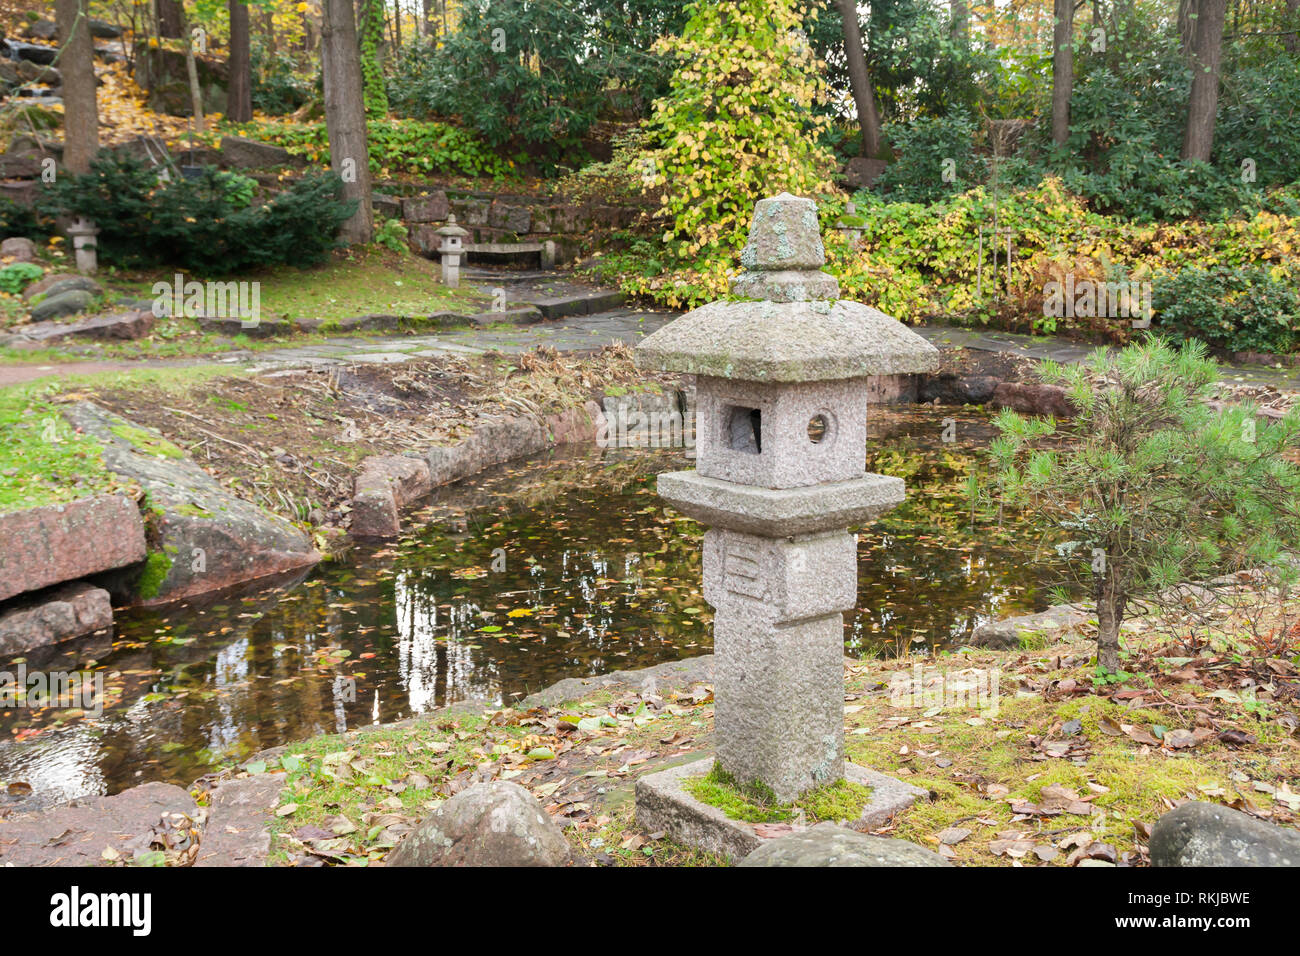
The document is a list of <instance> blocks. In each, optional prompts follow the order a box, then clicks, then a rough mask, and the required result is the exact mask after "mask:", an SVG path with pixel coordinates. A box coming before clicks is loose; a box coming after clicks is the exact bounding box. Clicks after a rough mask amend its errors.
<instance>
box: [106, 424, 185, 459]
mask: <svg viewBox="0 0 1300 956" xmlns="http://www.w3.org/2000/svg"><path fill="white" fill-rule="evenodd" d="M109 431H111V432H112V433H113V434H114V435H116V436H117V437H118V438H120V439H122V440H123V441H126V442H130V443H131V444H132V445H134V446H135V447H136V448H138V449H140V450H141V451H143V452H146V453H148V454H150V455H159V456H161V457H163V458H184V457H185V452H183V451H181V450H180V448H178V447H177V446H176V445H173V444H172V443H171V442H169V441H168V440H167V439H165V438H163V437H161V436H159V435H155V434H153V433H152V432H149V431H146V430H145V429H143V428H137V427H136V426H134V425H128V424H126V423H125V422H123V423H122V424H120V425H114V426H113V427H112V428H110V429H109Z"/></svg>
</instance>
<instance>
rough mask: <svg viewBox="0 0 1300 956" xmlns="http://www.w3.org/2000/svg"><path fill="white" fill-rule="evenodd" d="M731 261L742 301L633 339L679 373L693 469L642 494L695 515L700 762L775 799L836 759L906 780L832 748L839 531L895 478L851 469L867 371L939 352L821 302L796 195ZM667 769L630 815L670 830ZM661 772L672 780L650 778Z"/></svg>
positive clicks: (839, 710)
mask: <svg viewBox="0 0 1300 956" xmlns="http://www.w3.org/2000/svg"><path fill="white" fill-rule="evenodd" d="M740 261H741V265H742V266H743V270H742V271H741V272H740V274H739V275H738V276H736V277H735V278H734V279H733V280H732V282H731V290H732V292H733V293H734V294H738V295H743V296H745V297H747V298H749V299H754V300H758V301H739V302H725V301H720V302H713V303H710V304H708V305H705V306H703V307H701V308H699V309H695V310H694V311H692V312H688V313H687V314H686V315H683V316H682V317H681V318H679V319H677V320H676V321H674V322H671V323H669V324H668V325H666V326H664V327H663V328H662V329H660V330H659V331H658V332H656V333H654V334H653V335H651V336H649V337H648V338H646V339H645V340H643V341H642V343H641V344H640V345H639V346H638V347H637V349H636V361H637V364H638V365H639V366H641V367H643V368H649V369H655V370H659V371H667V372H681V373H686V374H689V375H694V376H695V377H696V396H697V403H698V405H697V412H696V469H695V470H694V471H684V472H674V473H671V474H664V475H660V477H659V482H658V491H659V495H660V497H662V498H663V499H664V500H665V501H667V502H668V503H669V504H671V505H673V506H674V507H675V508H677V509H678V510H679V511H681V512H682V513H684V514H686V515H688V516H690V517H692V518H695V519H696V520H698V521H700V522H702V523H703V524H706V525H709V526H710V528H709V530H708V531H707V532H706V533H705V535H704V598H705V600H706V601H708V602H709V604H711V605H712V606H713V607H714V608H715V609H716V614H715V616H714V624H713V641H714V694H715V696H716V704H715V708H714V720H715V738H716V744H717V761H718V763H719V764H720V766H721V768H722V769H723V770H725V771H726V772H727V773H729V774H731V775H732V776H733V777H735V778H736V780H737V781H738V782H740V783H742V784H743V783H750V782H755V781H756V782H759V783H762V784H765V785H766V786H768V787H769V788H771V790H772V791H773V793H774V794H775V795H776V797H777V798H778V799H779V800H781V801H782V802H789V801H792V800H794V799H795V798H797V797H798V796H799V795H800V794H802V793H804V792H805V791H807V790H809V789H812V788H813V787H817V786H819V785H821V784H825V783H830V782H833V781H835V780H838V779H840V778H842V777H845V776H846V767H847V768H848V770H849V773H848V776H849V778H850V779H854V780H858V781H860V782H861V781H864V780H870V782H871V784H872V785H873V787H874V786H876V784H877V781H876V780H875V779H873V778H879V779H880V780H886V781H887V782H888V783H892V784H895V785H896V786H898V787H901V788H902V790H901V791H899V792H905V791H907V790H909V789H912V788H907V787H906V786H905V785H901V784H898V783H897V781H888V780H887V778H881V777H880V775H878V774H873V773H872V772H871V771H866V770H865V769H864V768H856V767H852V765H846V763H845V760H844V619H843V613H844V612H845V611H850V610H852V609H853V608H855V607H856V606H857V539H856V536H855V535H853V534H850V533H849V530H848V529H849V528H850V527H852V526H859V525H862V524H865V523H867V522H870V521H872V520H874V519H875V518H876V517H877V516H879V515H880V514H882V513H884V512H885V511H887V510H889V509H890V508H892V507H894V506H895V505H897V504H898V503H899V502H901V501H902V500H903V482H902V480H901V479H899V478H891V477H886V476H884V475H876V474H870V473H867V472H866V471H865V466H866V443H867V430H866V429H867V398H868V382H867V379H868V378H869V377H871V376H877V375H893V374H897V373H914V372H926V371H930V370H933V369H934V368H936V367H937V364H938V353H937V352H936V351H935V349H934V347H933V346H931V345H930V344H929V343H927V342H926V341H925V340H924V339H922V338H921V337H920V336H919V335H917V334H916V333H915V332H912V331H910V330H909V329H907V328H906V327H905V326H903V325H902V324H901V323H900V322H898V321H896V320H894V319H892V318H890V317H889V316H887V315H884V314H883V313H881V312H878V311H877V310H875V309H873V308H870V307H868V306H865V305H861V304H859V303H856V302H847V301H843V300H839V299H838V296H839V284H838V282H837V281H836V279H835V277H834V276H831V275H829V274H827V273H825V272H822V271H821V267H822V266H823V264H824V263H825V252H824V249H823V246H822V241H821V235H820V232H819V228H818V222H817V207H816V206H815V205H814V203H813V202H812V201H811V200H809V199H801V198H797V197H795V196H791V195H789V194H788V193H782V194H781V195H779V196H776V197H774V198H770V199H764V200H762V201H760V202H759V203H758V204H757V206H756V207H755V209H754V219H753V222H752V224H751V226H750V231H749V243H748V245H747V246H746V247H745V249H744V251H743V252H742V253H741V258H740ZM688 766H689V765H688ZM705 768H707V764H706V765H705ZM705 768H700V767H698V766H697V767H696V768H695V769H694V770H693V771H689V772H693V773H696V774H702V773H703V772H704V769H705ZM684 772H686V771H681V770H680V769H679V768H673V769H671V770H668V771H663V772H661V773H660V774H654V775H650V776H649V777H646V778H642V782H645V783H646V784H647V786H645V787H642V786H641V784H638V790H637V795H638V798H637V813H638V819H639V820H641V819H642V817H645V818H646V819H645V820H643V821H642V825H651V826H652V828H653V829H665V828H666V829H668V830H669V832H676V833H677V834H678V835H679V836H683V837H689V835H690V833H691V831H692V827H695V828H696V830H698V825H699V819H695V820H694V822H693V823H692V824H688V825H684V826H677V825H675V824H678V823H680V820H676V819H674V814H673V813H672V812H671V811H669V810H667V809H666V808H668V807H670V806H671V805H672V802H673V801H672V799H665V798H664V794H665V793H672V794H676V795H677V797H680V798H682V799H683V800H685V801H687V802H689V798H687V797H686V796H685V794H684V792H683V791H682V790H681V788H680V786H679V785H678V784H680V780H681V779H683V777H682V773H684ZM664 775H671V776H673V777H674V780H676V781H677V783H673V781H667V782H664V781H659V782H658V783H656V781H655V778H656V777H663V776H664ZM896 795H897V794H896ZM912 798H913V797H912V796H909V797H908V799H907V800H906V801H905V802H904V803H903V804H902V805H904V806H905V805H907V804H908V803H910V802H911V799H912ZM679 809H680V808H679ZM895 809H897V808H895ZM683 812H685V811H683ZM689 815H690V814H689V813H688V814H687V816H689ZM712 817H714V818H716V817H717V814H716V813H714V814H713V815H712ZM697 842H698V841H697ZM705 842H706V844H707V845H708V846H711V847H712V848H713V849H716V850H720V851H723V852H727V851H728V846H727V845H726V841H725V840H724V841H722V842H721V843H718V842H716V841H715V842H713V843H710V842H709V841H705Z"/></svg>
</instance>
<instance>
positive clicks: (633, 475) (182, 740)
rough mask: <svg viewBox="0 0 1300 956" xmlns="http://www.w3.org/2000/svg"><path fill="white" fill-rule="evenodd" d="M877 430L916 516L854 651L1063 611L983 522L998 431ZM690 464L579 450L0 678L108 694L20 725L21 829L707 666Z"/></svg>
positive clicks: (906, 424) (872, 590) (8, 776)
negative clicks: (373, 733) (668, 670)
mask: <svg viewBox="0 0 1300 956" xmlns="http://www.w3.org/2000/svg"><path fill="white" fill-rule="evenodd" d="M872 415H873V419H872V423H871V445H870V446H869V449H870V450H869V460H868V468H870V469H871V470H874V471H880V472H883V473H885V474H891V475H897V476H899V477H902V478H903V479H905V481H906V482H907V487H908V500H907V502H906V503H905V504H904V505H902V506H900V507H899V508H897V509H895V510H894V511H893V512H891V513H889V514H888V515H886V516H885V517H884V518H882V519H881V520H880V521H878V522H877V523H876V524H875V525H873V526H871V527H870V528H866V529H863V531H862V533H861V534H860V535H859V605H858V610H857V611H856V612H855V613H853V614H849V615H846V619H847V624H848V627H847V628H846V631H845V634H846V652H847V653H849V654H851V655H859V656H867V655H885V654H898V653H905V652H916V651H920V652H925V651H928V650H930V649H933V648H938V647H944V646H948V645H951V644H953V643H955V642H959V641H960V640H961V639H962V638H963V637H964V636H965V635H967V634H969V633H970V630H971V629H972V628H973V627H974V626H975V625H976V624H977V623H979V622H981V621H983V620H987V619H988V618H989V617H990V616H994V617H997V616H1003V615H1005V614H1008V613H1015V612H1017V611H1020V610H1038V609H1041V608H1042V607H1044V606H1045V605H1046V604H1047V603H1048V602H1047V596H1046V593H1045V585H1046V583H1047V582H1046V577H1045V575H1046V574H1047V570H1046V569H1043V568H1042V567H1041V565H1038V564H1034V563H1032V562H1030V561H1029V560H1027V556H1026V553H1025V552H1026V550H1027V549H1029V548H1031V547H1033V545H1034V544H1035V543H1036V542H1037V541H1038V540H1039V538H1040V536H1041V531H1040V529H1036V528H1033V527H1029V526H1027V525H1024V524H1015V523H1012V522H1004V523H1003V525H1002V526H1001V527H998V526H996V525H995V524H993V523H992V522H989V521H985V520H983V519H981V520H978V521H975V522H972V517H971V514H970V509H969V504H968V500H967V497H966V492H965V490H964V481H965V478H966V476H967V474H969V473H970V470H971V468H972V467H974V466H975V464H976V462H977V461H978V460H979V454H980V449H981V448H982V447H983V446H984V445H986V444H987V441H988V439H989V437H990V435H991V432H992V429H991V427H990V425H989V423H988V419H987V417H985V416H984V415H983V414H982V413H979V412H976V411H957V410H953V409H933V408H916V407H902V408H878V409H873V412H872ZM683 467H690V463H689V462H688V461H687V460H686V459H684V458H683V457H682V456H681V453H680V450H678V451H669V450H660V451H605V452H601V451H599V450H593V449H586V448H583V449H578V450H576V451H575V450H568V451H558V452H556V453H554V454H552V455H549V456H543V457H541V458H539V459H534V460H531V461H529V462H524V463H518V464H516V465H514V466H511V467H506V468H501V469H497V470H495V471H494V472H493V473H491V474H488V475H485V476H481V477H479V478H477V479H474V480H471V481H469V482H464V483H461V484H460V485H458V486H453V487H451V488H449V489H444V490H443V491H442V492H441V493H440V495H439V496H438V497H437V499H436V500H434V501H433V502H432V503H431V504H429V505H428V506H427V507H426V508H425V509H424V510H422V511H421V512H419V513H417V514H415V515H411V516H409V517H408V520H407V521H406V525H407V527H409V528H413V529H417V530H415V531H413V532H412V533H410V534H408V535H407V536H406V537H404V538H403V539H402V540H400V541H399V542H396V543H394V544H391V545H389V546H385V547H380V548H362V549H356V550H354V551H353V552H352V553H350V554H349V555H348V556H347V558H346V560H344V561H342V562H338V563H332V564H329V565H324V566H321V567H319V568H317V569H315V570H314V571H312V572H311V573H310V574H309V575H308V576H307V577H306V578H305V579H304V580H302V581H300V582H298V583H296V584H292V585H288V586H284V587H281V588H278V589H275V590H272V591H261V592H259V593H257V594H254V595H251V596H248V597H245V598H233V599H225V600H221V601H218V602H216V603H212V604H209V605H207V606H201V605H189V606H184V607H181V608H178V609H175V610H172V611H170V612H167V613H159V612H146V611H131V612H123V613H121V614H120V615H119V618H118V623H117V629H116V633H115V634H114V635H113V637H112V638H111V639H102V640H100V641H98V642H97V643H95V644H90V645H88V644H86V643H84V642H83V643H80V644H75V645H67V646H64V647H61V648H59V649H58V650H56V651H54V652H52V653H49V654H48V656H45V657H40V658H37V657H35V656H32V657H31V658H30V659H29V660H26V661H23V660H22V659H12V660H10V661H0V669H8V670H10V671H13V670H15V668H16V665H17V664H19V663H25V664H26V666H27V667H28V668H29V669H33V670H34V669H37V668H40V669H42V670H46V671H50V670H60V669H64V670H73V669H78V668H91V669H93V670H94V671H95V673H96V674H98V675H100V676H102V679H103V681H104V707H103V712H102V714H100V715H98V716H92V715H91V714H89V713H81V712H77V711H66V710H55V709H48V710H43V711H39V710H35V711H34V710H27V709H8V708H0V741H4V742H3V743H0V808H3V807H4V805H5V803H6V802H9V803H10V804H11V805H12V804H13V803H14V802H21V803H23V804H24V805H39V804H48V803H51V802H57V801H59V800H65V799H70V798H72V797H76V796H81V795H86V794H96V793H114V792H117V791H119V790H121V789H124V788H126V787H129V786H132V785H134V784H136V783H140V782H144V781H147V780H163V781H167V782H170V783H177V784H180V785H182V786H184V785H187V784H188V783H190V782H191V781H192V780H194V779H195V778H196V777H198V776H199V775H201V774H203V773H204V772H206V771H208V770H210V769H213V768H214V767H216V766H219V765H221V764H223V763H225V762H228V761H235V760H240V759H242V758H244V757H246V756H248V755H249V754H251V753H253V752H255V751H257V750H260V749H263V748H266V747H271V746H274V745H277V744H281V743H284V742H286V741H290V740H295V739H300V738H303V737H308V736H311V735H314V734H318V733H331V732H339V731H343V730H346V729H350V728H354V727H357V726H360V725H364V724H368V723H372V722H376V721H384V722H386V721H392V720H398V719H401V718H403V717H407V716H410V715H412V714H416V713H420V712H423V711H425V710H428V709H430V708H433V707H438V706H441V705H444V704H448V703H453V702H455V701H459V700H467V699H479V698H483V699H488V700H493V701H503V702H509V701H512V700H516V699H518V698H519V697H521V696H523V695H526V694H528V693H530V692H532V691H536V690H539V689H541V688H542V687H545V686H546V685H548V684H551V683H553V682H555V681H557V680H559V679H561V678H564V677H575V676H587V675H593V674H599V673H604V672H607V671H610V670H615V669H619V668H632V667H644V666H647V665H649V664H654V663H659V662H661V661H665V660H671V659H677V658H683V657H690V656H693V655H696V654H701V653H706V652H707V651H709V650H710V645H711V642H710V620H711V613H710V609H709V607H708V606H707V605H706V604H705V603H704V601H703V598H702V596H701V593H700V574H701V570H700V534H701V531H702V529H701V528H700V527H699V526H698V525H696V524H695V523H694V522H692V521H690V520H688V519H685V518H683V517H681V516H679V515H677V514H676V513H674V512H672V511H671V510H669V509H667V508H666V507H665V506H664V505H663V504H662V503H661V502H660V501H659V499H658V498H657V497H656V495H655V493H654V476H655V475H656V474H657V473H658V472H661V471H665V470H673V469H679V468H683ZM28 787H30V788H31V789H30V790H29V789H28Z"/></svg>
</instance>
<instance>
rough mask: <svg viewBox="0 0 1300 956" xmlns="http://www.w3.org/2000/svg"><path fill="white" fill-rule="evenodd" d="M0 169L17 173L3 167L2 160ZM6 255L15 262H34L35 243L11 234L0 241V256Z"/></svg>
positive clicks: (9, 173)
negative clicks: (11, 257)
mask: <svg viewBox="0 0 1300 956" xmlns="http://www.w3.org/2000/svg"><path fill="white" fill-rule="evenodd" d="M0 171H3V173H4V174H5V175H17V173H11V172H10V171H9V170H8V169H7V168H6V167H5V165H4V162H3V160H0ZM6 256H13V259H14V261H15V262H35V261H36V243H34V242H32V241H31V240H30V239H27V238H25V237H23V236H11V237H9V238H8V239H6V240H5V241H4V242H0V257H6Z"/></svg>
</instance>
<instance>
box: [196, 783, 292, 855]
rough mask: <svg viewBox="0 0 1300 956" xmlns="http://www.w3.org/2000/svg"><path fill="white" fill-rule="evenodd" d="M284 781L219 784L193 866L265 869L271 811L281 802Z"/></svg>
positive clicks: (211, 797)
mask: <svg viewBox="0 0 1300 956" xmlns="http://www.w3.org/2000/svg"><path fill="white" fill-rule="evenodd" d="M283 787H284V777H283V775H280V774H268V773H262V774H254V775H253V776H251V777H238V778H235V779H233V780H221V781H219V782H218V783H217V784H216V786H214V787H213V788H212V790H211V791H210V793H209V799H208V822H207V824H206V825H205V826H204V828H203V839H202V840H201V841H200V842H199V853H198V856H196V857H195V858H194V865H195V866H266V861H267V857H269V856H270V855H271V824H272V823H274V822H275V816H274V815H273V814H272V813H271V810H272V809H273V808H274V807H275V806H276V805H277V804H278V803H279V801H280V791H281V790H282V789H283Z"/></svg>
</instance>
